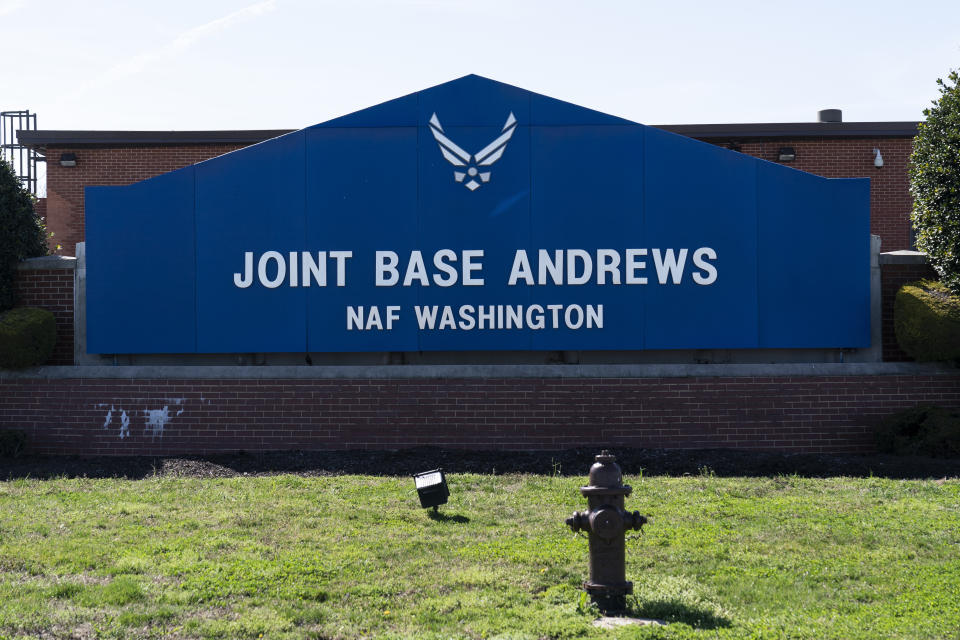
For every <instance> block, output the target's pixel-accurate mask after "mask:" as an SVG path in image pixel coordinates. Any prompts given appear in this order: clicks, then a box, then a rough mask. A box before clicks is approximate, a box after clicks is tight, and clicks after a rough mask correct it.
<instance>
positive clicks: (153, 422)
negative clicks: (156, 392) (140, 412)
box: [144, 405, 170, 438]
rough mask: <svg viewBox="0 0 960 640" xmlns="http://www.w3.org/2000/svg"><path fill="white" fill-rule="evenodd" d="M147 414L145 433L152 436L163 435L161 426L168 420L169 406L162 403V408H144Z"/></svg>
mask: <svg viewBox="0 0 960 640" xmlns="http://www.w3.org/2000/svg"><path fill="white" fill-rule="evenodd" d="M144 413H145V414H146V416H147V433H148V434H149V435H150V437H152V438H156V437H163V428H164V427H165V426H167V423H168V422H170V407H169V405H164V407H163V409H145V410H144Z"/></svg>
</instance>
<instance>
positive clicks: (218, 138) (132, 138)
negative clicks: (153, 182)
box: [17, 129, 295, 149]
mask: <svg viewBox="0 0 960 640" xmlns="http://www.w3.org/2000/svg"><path fill="white" fill-rule="evenodd" d="M292 131H295V129H251V130H237V131H59V130H36V131H17V139H18V140H19V142H20V144H22V145H25V146H27V147H32V148H35V149H43V148H46V147H48V146H92V145H100V146H114V145H182V144H254V143H257V142H263V141H264V140H269V139H270V138H276V137H277V136H282V135H284V134H287V133H291V132H292Z"/></svg>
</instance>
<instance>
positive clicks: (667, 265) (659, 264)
mask: <svg viewBox="0 0 960 640" xmlns="http://www.w3.org/2000/svg"><path fill="white" fill-rule="evenodd" d="M686 262H687V250H686V249H680V256H679V257H675V256H674V255H673V249H667V250H666V251H665V252H664V253H663V255H662V257H661V254H660V249H654V250H653V264H654V266H655V267H656V268H657V280H659V281H660V284H667V278H672V279H673V284H680V281H681V280H682V279H683V265H684V264H685V263H686Z"/></svg>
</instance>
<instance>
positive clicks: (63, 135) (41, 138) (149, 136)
mask: <svg viewBox="0 0 960 640" xmlns="http://www.w3.org/2000/svg"><path fill="white" fill-rule="evenodd" d="M917 124H918V123H916V122H783V123H746V124H664V125H654V126H656V127H657V128H658V129H663V130H665V131H670V132H673V133H678V134H680V135H684V136H688V137H690V138H707V139H710V138H738V139H747V138H810V137H816V138H878V137H893V138H912V137H914V136H915V135H917ZM293 131H295V129H251V130H236V131H61V130H36V131H18V132H17V139H18V140H19V141H20V144H23V145H26V146H28V147H32V148H34V149H40V150H42V149H45V148H46V147H48V146H94V145H100V146H114V145H182V144H254V143H257V142H263V141H264V140H269V139H271V138H276V137H277V136H282V135H284V134H287V133H291V132H293Z"/></svg>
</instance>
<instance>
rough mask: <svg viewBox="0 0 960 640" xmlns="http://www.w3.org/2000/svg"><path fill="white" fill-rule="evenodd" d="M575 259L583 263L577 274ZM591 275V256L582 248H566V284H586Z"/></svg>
mask: <svg viewBox="0 0 960 640" xmlns="http://www.w3.org/2000/svg"><path fill="white" fill-rule="evenodd" d="M577 260H580V261H581V262H582V263H583V272H582V273H581V274H580V275H577ZM592 275H593V258H591V257H590V254H589V253H587V252H586V251H584V250H583V249H567V284H586V283H588V282H590V276H592Z"/></svg>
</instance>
